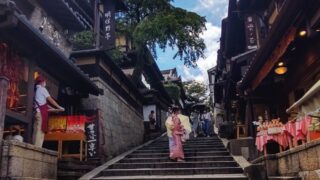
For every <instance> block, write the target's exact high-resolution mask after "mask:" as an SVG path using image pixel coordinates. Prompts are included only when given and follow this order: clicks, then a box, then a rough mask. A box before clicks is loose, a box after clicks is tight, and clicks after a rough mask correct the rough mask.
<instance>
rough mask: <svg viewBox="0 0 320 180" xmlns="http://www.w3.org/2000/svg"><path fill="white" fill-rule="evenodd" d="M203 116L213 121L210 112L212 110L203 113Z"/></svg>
mask: <svg viewBox="0 0 320 180" xmlns="http://www.w3.org/2000/svg"><path fill="white" fill-rule="evenodd" d="M202 118H203V119H207V120H209V121H211V114H210V112H207V113H206V114H203V115H202Z"/></svg>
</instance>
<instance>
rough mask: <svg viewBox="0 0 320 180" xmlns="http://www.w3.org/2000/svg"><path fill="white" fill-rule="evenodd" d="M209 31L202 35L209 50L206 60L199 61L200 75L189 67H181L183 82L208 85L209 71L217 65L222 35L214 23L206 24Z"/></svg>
mask: <svg viewBox="0 0 320 180" xmlns="http://www.w3.org/2000/svg"><path fill="white" fill-rule="evenodd" d="M206 27H207V30H206V31H205V32H204V33H203V34H202V35H201V37H202V38H203V39H204V41H205V44H206V46H207V49H206V51H205V56H206V58H201V59H199V60H198V61H197V65H198V69H197V70H196V71H198V73H196V74H195V72H194V71H195V70H194V69H192V68H187V67H184V66H183V67H179V68H180V69H181V71H182V78H183V80H186V81H188V80H196V81H199V82H204V83H206V84H208V73H207V71H208V70H209V69H210V68H212V67H214V66H215V65H216V61H217V51H218V49H219V47H220V45H219V39H220V35H221V30H220V27H218V26H214V25H213V24H212V23H210V22H209V23H206Z"/></svg>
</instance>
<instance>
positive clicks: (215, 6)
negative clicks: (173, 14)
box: [157, 0, 228, 84]
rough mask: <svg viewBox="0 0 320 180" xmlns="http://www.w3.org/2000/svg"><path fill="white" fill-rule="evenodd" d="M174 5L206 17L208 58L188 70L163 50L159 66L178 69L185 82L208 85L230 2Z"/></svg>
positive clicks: (187, 0) (180, 0)
mask: <svg viewBox="0 0 320 180" xmlns="http://www.w3.org/2000/svg"><path fill="white" fill-rule="evenodd" d="M173 5H174V6H176V7H181V8H183V9H187V10H189V11H193V12H196V13H198V14H199V15H201V16H205V17H206V19H207V23H206V27H207V31H205V32H204V33H203V34H202V38H203V39H204V40H205V43H206V45H207V49H206V51H205V55H206V58H204V59H200V60H198V63H197V64H198V68H197V69H194V68H187V67H185V66H183V62H182V61H181V60H180V59H179V58H177V59H173V55H174V52H173V51H172V50H171V49H167V50H166V51H165V52H162V50H159V51H158V52H157V53H158V60H157V64H158V65H159V68H160V69H161V70H164V69H170V68H175V67H176V68H177V69H178V74H179V75H181V76H182V79H183V80H184V81H186V80H196V81H201V82H204V83H206V84H207V83H208V75H207V70H208V69H210V68H212V67H213V66H215V64H216V59H217V50H218V49H219V39H220V33H221V31H220V27H221V20H222V19H223V18H224V17H226V15H227V5H228V0H174V3H173Z"/></svg>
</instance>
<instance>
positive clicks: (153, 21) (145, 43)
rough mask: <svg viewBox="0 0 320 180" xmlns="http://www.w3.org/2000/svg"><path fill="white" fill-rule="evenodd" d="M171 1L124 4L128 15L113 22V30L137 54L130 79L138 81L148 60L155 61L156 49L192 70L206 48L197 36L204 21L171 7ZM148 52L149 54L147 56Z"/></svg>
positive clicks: (129, 0)
mask: <svg viewBox="0 0 320 180" xmlns="http://www.w3.org/2000/svg"><path fill="white" fill-rule="evenodd" d="M171 2H172V0H126V4H127V6H128V11H127V12H125V13H124V14H123V15H122V16H120V17H119V18H118V19H117V22H118V25H117V28H118V29H119V30H120V31H121V32H123V33H125V34H126V35H127V36H128V37H130V38H132V40H133V46H134V48H135V50H136V52H137V57H138V58H137V59H138V61H137V63H136V68H135V72H134V74H133V77H134V78H135V77H139V76H140V74H141V71H142V68H143V66H144V65H145V64H146V63H150V62H152V61H150V58H157V54H156V48H157V47H159V48H160V49H162V50H163V51H165V50H166V48H167V47H169V48H172V49H173V50H176V53H175V55H174V57H173V58H177V57H179V58H180V59H181V60H183V61H184V64H185V65H186V66H192V67H195V66H196V61H197V60H198V59H199V58H201V57H204V50H205V48H206V46H205V44H204V41H203V39H202V38H201V37H200V34H201V33H202V32H203V31H204V30H205V22H206V20H205V18H204V17H201V16H199V15H198V14H196V13H194V12H189V11H187V10H184V9H181V8H177V7H174V6H172V4H171ZM149 51H151V53H150V52H149Z"/></svg>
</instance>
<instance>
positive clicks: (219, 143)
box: [148, 142, 223, 146]
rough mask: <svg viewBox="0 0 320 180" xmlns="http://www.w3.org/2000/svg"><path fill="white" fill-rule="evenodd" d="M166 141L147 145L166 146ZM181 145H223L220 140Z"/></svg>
mask: <svg viewBox="0 0 320 180" xmlns="http://www.w3.org/2000/svg"><path fill="white" fill-rule="evenodd" d="M168 144H169V143H168V142H163V143H157V144H149V145H148V146H166V145H168ZM183 145H188V146H201V145H220V146H223V143H222V142H208V143H189V142H187V143H183Z"/></svg>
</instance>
